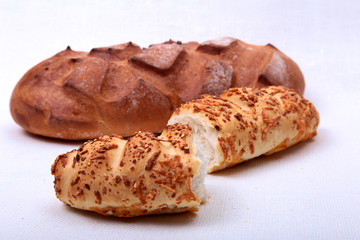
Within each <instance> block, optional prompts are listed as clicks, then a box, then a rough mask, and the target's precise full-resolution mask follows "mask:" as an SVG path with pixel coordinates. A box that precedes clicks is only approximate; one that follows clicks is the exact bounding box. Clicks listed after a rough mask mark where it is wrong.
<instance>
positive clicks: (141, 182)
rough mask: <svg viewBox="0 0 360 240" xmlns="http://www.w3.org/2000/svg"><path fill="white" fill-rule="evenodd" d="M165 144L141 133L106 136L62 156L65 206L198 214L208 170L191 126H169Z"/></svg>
mask: <svg viewBox="0 0 360 240" xmlns="http://www.w3.org/2000/svg"><path fill="white" fill-rule="evenodd" d="M161 138H162V139H159V138H156V137H155V136H154V135H153V134H151V133H142V132H140V133H137V134H135V135H134V136H131V137H130V138H129V139H128V140H123V139H122V138H121V137H119V136H103V137H100V138H99V139H96V140H93V141H88V142H87V143H85V144H84V145H83V146H81V147H80V148H79V149H78V150H73V151H71V152H69V153H67V154H63V155H60V156H59V157H58V158H57V159H56V160H55V163H54V164H53V166H52V174H53V175H55V181H54V184H55V191H56V195H57V197H58V198H59V199H60V200H61V201H62V202H64V203H66V204H68V205H70V206H72V207H75V208H79V209H84V210H91V211H95V212H98V213H100V214H103V215H113V216H119V217H133V216H138V215H147V214H159V213H174V212H183V211H195V210H197V207H198V206H199V204H200V202H201V201H202V200H203V199H204V196H205V191H204V183H203V181H204V176H205V174H206V166H205V165H203V167H201V162H200V161H199V160H197V159H196V158H195V156H194V155H193V152H194V150H193V149H191V148H192V146H193V145H188V144H187V142H188V141H191V138H192V132H191V129H190V128H189V127H188V126H183V125H180V124H175V125H173V126H168V127H167V128H166V130H165V131H164V132H163V134H162V137H161Z"/></svg>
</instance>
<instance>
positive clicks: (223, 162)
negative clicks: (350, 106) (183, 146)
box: [168, 86, 319, 172]
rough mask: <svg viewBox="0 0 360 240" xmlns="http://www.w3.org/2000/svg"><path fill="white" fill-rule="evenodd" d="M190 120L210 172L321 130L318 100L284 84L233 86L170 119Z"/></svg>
mask: <svg viewBox="0 0 360 240" xmlns="http://www.w3.org/2000/svg"><path fill="white" fill-rule="evenodd" d="M174 123H182V124H187V125H189V126H190V127H191V128H192V129H193V132H194V143H195V146H196V149H197V152H200V153H198V156H200V157H198V158H199V159H200V160H201V161H203V162H208V166H207V168H208V172H215V171H218V170H221V169H224V168H228V167H231V166H233V165H235V164H238V163H240V162H243V161H246V160H248V159H252V158H254V157H257V156H259V155H262V154H265V155H269V154H271V153H275V152H278V151H280V150H283V149H285V148H287V147H290V146H292V145H294V144H296V143H298V142H300V141H305V140H307V139H309V138H311V137H313V136H315V135H316V129H317V126H318V125H319V114H318V112H317V110H316V109H315V107H314V105H313V104H312V103H310V102H309V101H308V100H306V99H304V98H303V97H301V96H300V95H299V94H297V93H296V92H295V91H293V90H291V89H287V88H285V87H282V86H270V87H266V88H262V89H253V88H232V89H229V90H227V91H225V92H224V93H222V94H221V96H220V97H214V96H209V95H206V96H202V97H201V98H200V99H198V100H194V101H191V102H189V103H185V104H184V105H182V106H181V107H180V108H178V109H177V110H176V111H175V112H174V114H173V115H172V117H171V118H170V120H169V123H168V124H174Z"/></svg>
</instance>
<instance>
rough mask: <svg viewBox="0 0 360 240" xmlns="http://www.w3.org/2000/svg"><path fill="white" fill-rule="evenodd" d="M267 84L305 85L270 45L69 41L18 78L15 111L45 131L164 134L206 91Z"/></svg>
mask: <svg viewBox="0 0 360 240" xmlns="http://www.w3.org/2000/svg"><path fill="white" fill-rule="evenodd" d="M267 85H284V86H286V87H288V88H292V89H295V90H296V91H297V92H298V93H300V94H303V92H304V86H305V83H304V78H303V75H302V73H301V71H300V69H299V67H298V66H297V65H296V63H295V62H293V61H292V60H291V59H290V58H289V57H287V56H286V55H285V54H283V53H282V52H280V51H279V50H277V49H276V48H274V47H272V46H271V45H266V46H255V45H250V44H246V43H244V42H242V41H240V40H237V39H234V38H224V39H218V40H213V41H207V42H204V43H202V44H199V43H197V42H189V43H181V42H174V41H171V40H170V41H167V42H165V43H162V44H154V45H151V46H150V47H149V48H146V49H141V48H140V47H139V46H137V45H136V44H134V43H131V42H129V43H125V44H119V45H115V46H111V47H104V48H94V49H92V50H91V51H90V52H89V53H87V52H79V51H74V50H72V49H71V48H70V47H68V48H67V49H66V50H64V51H62V52H60V53H58V54H56V55H55V56H53V57H51V58H49V59H47V60H44V61H43V62H41V63H39V64H38V65H36V66H34V67H33V68H32V69H30V70H29V71H28V72H27V73H26V74H25V75H24V76H23V77H22V78H21V79H20V81H19V83H18V84H17V86H16V87H15V89H14V91H13V94H12V97H11V101H10V110H11V114H12V117H13V118H14V120H15V122H16V123H18V124H19V125H20V126H21V127H23V128H24V129H25V130H27V131H29V132H31V133H34V134H39V135H43V136H48V137H54V138H61V139H69V140H70V139H91V138H96V137H99V136H101V135H104V134H113V133H116V134H120V135H123V136H129V135H131V134H132V133H133V132H136V131H149V132H153V133H159V132H161V131H162V129H163V128H164V127H165V126H166V123H167V121H168V120H169V118H170V116H171V114H172V112H173V111H174V110H175V108H177V107H179V106H180V105H181V104H182V103H185V102H188V101H191V100H194V99H196V98H198V97H199V96H200V95H201V94H211V95H218V94H220V93H221V92H222V91H224V90H226V89H228V88H230V87H262V86H267ZM136 89H137V90H138V95H135V94H134V92H136ZM137 96H145V97H144V98H143V99H139V98H138V97H137ZM134 104H135V105H136V106H141V107H142V109H141V111H139V109H138V108H136V107H133V106H135V105H134ZM139 119H141V120H139Z"/></svg>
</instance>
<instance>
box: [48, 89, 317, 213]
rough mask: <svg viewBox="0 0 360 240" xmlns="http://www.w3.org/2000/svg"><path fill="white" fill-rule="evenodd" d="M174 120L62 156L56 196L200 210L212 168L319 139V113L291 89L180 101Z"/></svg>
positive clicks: (139, 208)
mask: <svg viewBox="0 0 360 240" xmlns="http://www.w3.org/2000/svg"><path fill="white" fill-rule="evenodd" d="M169 124H172V125H168V126H167V127H166V128H165V129H164V131H163V133H162V134H161V135H160V136H158V137H155V135H153V134H151V133H143V132H139V133H137V134H135V135H134V136H131V137H130V138H129V139H128V140H124V139H122V138H121V137H119V136H104V137H100V138H99V139H97V140H94V141H88V142H87V143H85V144H84V145H83V146H81V147H80V148H79V149H78V150H73V151H72V152H69V153H67V154H63V155H60V156H59V157H58V158H57V159H56V160H55V163H54V164H53V165H52V174H53V175H54V176H55V181H54V184H55V191H56V194H57V197H58V198H59V199H60V200H61V201H62V202H64V203H66V204H69V205H70V206H72V207H76V208H80V209H85V210H92V211H96V212H98V213H101V214H104V215H114V216H120V217H132V216H138V215H145V214H158V213H172V212H181V211H188V210H190V211H191V210H195V209H196V207H197V206H198V205H199V204H200V203H201V201H204V199H205V196H206V193H205V187H204V178H205V175H206V171H208V172H214V171H218V170H221V169H224V168H227V167H231V166H233V165H235V164H237V163H240V162H242V161H245V160H248V159H251V158H254V157H256V156H259V155H261V154H265V155H267V154H271V153H274V152H277V151H280V150H282V149H285V148H287V147H289V146H291V145H293V144H296V143H297V142H300V141H304V140H306V139H308V138H311V137H313V136H315V135H316V128H317V126H318V124H319V114H318V112H317V110H316V109H315V107H314V106H313V105H312V104H311V103H310V102H309V101H308V100H306V99H304V98H303V97H301V96H300V95H299V94H297V93H296V92H295V91H293V90H290V89H287V88H285V87H274V86H272V87H267V88H262V89H252V88H239V89H238V88H233V89H229V90H227V91H225V92H224V93H223V94H221V97H215V96H209V95H205V96H203V97H201V98H200V99H198V100H194V101H191V102H189V103H186V104H184V105H182V106H181V107H180V108H178V109H177V110H176V111H175V112H174V114H173V116H172V117H171V118H170V120H169Z"/></svg>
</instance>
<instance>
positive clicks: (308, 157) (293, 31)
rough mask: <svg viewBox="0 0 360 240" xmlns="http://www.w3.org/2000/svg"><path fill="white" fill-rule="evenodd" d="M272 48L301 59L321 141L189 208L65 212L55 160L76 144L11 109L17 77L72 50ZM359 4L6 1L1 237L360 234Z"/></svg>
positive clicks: (211, 185) (212, 186) (237, 171)
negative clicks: (142, 213)
mask: <svg viewBox="0 0 360 240" xmlns="http://www.w3.org/2000/svg"><path fill="white" fill-rule="evenodd" d="M222 36H232V37H236V38H239V39H241V40H243V41H245V42H248V43H253V44H261V45H262V44H267V43H268V42H269V43H272V44H273V45H275V46H276V47H277V48H279V49H280V50H281V51H283V52H284V53H285V54H287V55H288V56H290V57H291V58H292V59H294V60H295V62H297V63H298V65H299V66H300V68H301V69H302V71H303V73H304V76H305V79H306V90H305V97H306V98H308V99H309V100H311V101H312V102H313V103H314V104H315V106H316V107H317V109H318V110H319V112H320V118H321V121H320V126H319V129H318V136H316V137H315V138H314V139H313V140H310V141H307V142H305V143H301V144H298V145H296V146H294V147H291V148H290V149H287V150H285V151H283V152H281V153H277V154H274V155H272V156H270V157H260V158H258V159H254V160H251V161H249V162H247V163H245V164H240V165H238V166H236V167H234V168H232V169H229V170H225V171H223V172H220V173H217V174H213V175H210V176H208V178H207V182H206V185H207V189H208V192H209V194H210V195H211V198H210V199H209V200H208V202H207V203H206V204H205V205H203V206H201V207H200V209H199V212H198V213H196V214H175V215H159V216H147V217H138V218H133V219H121V218H114V217H103V216H100V215H98V214H95V213H91V212H83V211H79V210H74V209H70V208H68V207H65V206H64V205H63V204H61V202H60V201H59V200H57V199H56V197H55V193H54V190H53V183H52V181H53V177H52V176H51V174H50V166H51V164H52V163H53V161H54V159H55V158H56V156H57V155H59V154H61V153H64V152H67V151H69V150H72V149H73V148H77V147H78V146H79V145H80V144H81V143H80V142H64V141H58V140H52V139H47V138H42V137H37V136H33V135H30V134H28V133H26V132H25V131H23V130H22V129H21V128H20V127H19V126H17V125H16V124H15V123H14V122H13V120H12V118H11V116H10V111H9V100H10V96H11V92H12V90H13V88H14V86H15V84H16V83H17V81H18V80H19V79H20V78H21V77H22V75H23V74H24V73H25V72H26V71H27V70H28V69H30V68H31V67H32V66H34V65H35V64H37V63H38V62H40V61H42V60H44V59H45V58H48V57H50V56H52V55H54V54H55V53H57V52H59V51H60V50H63V49H65V48H66V47H67V46H68V45H70V46H71V47H72V49H74V50H83V51H88V50H90V49H91V48H92V47H101V46H108V45H113V44H118V43H123V42H128V41H133V42H135V43H137V44H139V45H141V46H142V47H147V46H148V45H150V44H152V43H159V42H163V41H166V40H168V39H170V38H171V39H174V40H181V41H183V42H186V41H191V40H196V41H200V42H202V41H205V40H209V39H214V38H218V37H222ZM359 43H360V4H359V1H357V0H353V1H339V0H335V1H333V0H331V1H316V0H311V1H310V0H306V1H298V2H295V1H288V0H283V1H237V0H234V1H225V0H219V1H209V0H208V1H184V0H180V1H115V0H113V1H89V0H88V1H85V0H83V1H70V0H66V1H64V0H62V1H40V0H38V1H35V0H34V1H13V0H9V1H1V0H0V47H1V50H0V81H1V82H0V84H1V87H0V100H1V101H0V107H1V108H0V118H1V121H0V131H1V135H0V141H1V142H0V147H1V149H0V152H1V156H0V239H125V238H129V239H149V238H156V239H360V154H359V153H360V150H359V149H360V141H359V140H360V139H359V134H360V128H359V117H360V113H359V112H360V83H359V81H360V79H359V77H360V46H359Z"/></svg>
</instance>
